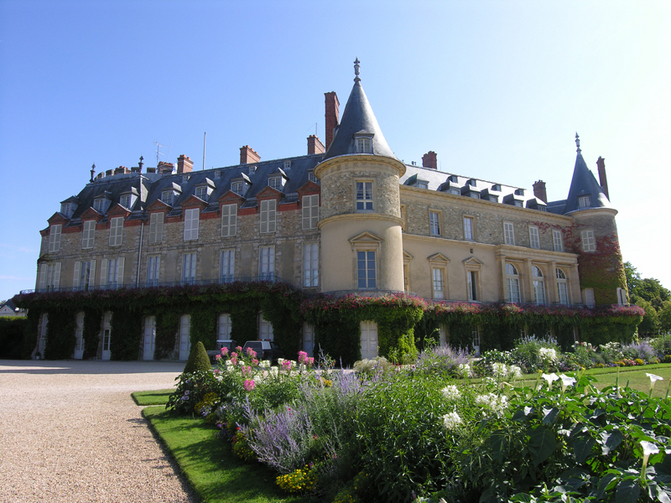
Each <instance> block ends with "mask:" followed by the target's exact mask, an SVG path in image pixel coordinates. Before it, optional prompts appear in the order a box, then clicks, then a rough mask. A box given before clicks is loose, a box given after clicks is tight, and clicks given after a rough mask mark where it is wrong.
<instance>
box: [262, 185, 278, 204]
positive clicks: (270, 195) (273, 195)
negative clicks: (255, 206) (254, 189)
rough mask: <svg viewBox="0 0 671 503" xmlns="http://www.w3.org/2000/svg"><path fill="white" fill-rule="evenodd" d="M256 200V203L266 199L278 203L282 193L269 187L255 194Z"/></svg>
mask: <svg viewBox="0 0 671 503" xmlns="http://www.w3.org/2000/svg"><path fill="white" fill-rule="evenodd" d="M256 199H257V200H258V201H265V200H268V199H275V200H276V201H279V200H280V199H282V192H280V191H279V190H278V189H274V188H272V187H270V186H268V187H264V188H263V189H262V190H260V191H259V192H258V193H257V194H256Z"/></svg>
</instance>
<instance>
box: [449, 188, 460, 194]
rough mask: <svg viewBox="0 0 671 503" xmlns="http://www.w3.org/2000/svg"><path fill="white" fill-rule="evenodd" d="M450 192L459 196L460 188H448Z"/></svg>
mask: <svg viewBox="0 0 671 503" xmlns="http://www.w3.org/2000/svg"><path fill="white" fill-rule="evenodd" d="M449 193H450V194H454V195H455V196H460V195H461V190H459V189H458V188H457V187H454V188H451V189H450V190H449Z"/></svg>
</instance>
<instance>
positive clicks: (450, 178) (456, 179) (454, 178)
mask: <svg viewBox="0 0 671 503" xmlns="http://www.w3.org/2000/svg"><path fill="white" fill-rule="evenodd" d="M447 181H448V182H452V183H459V177H458V176H457V175H450V176H448V177H447Z"/></svg>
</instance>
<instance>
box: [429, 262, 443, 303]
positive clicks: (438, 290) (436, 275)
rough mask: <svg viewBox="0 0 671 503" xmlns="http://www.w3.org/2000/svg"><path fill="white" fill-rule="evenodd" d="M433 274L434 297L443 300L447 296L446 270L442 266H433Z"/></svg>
mask: <svg viewBox="0 0 671 503" xmlns="http://www.w3.org/2000/svg"><path fill="white" fill-rule="evenodd" d="M431 276H432V282H433V298H434V299H436V300H443V299H444V298H445V270H444V269H443V268H442V267H432V268H431Z"/></svg>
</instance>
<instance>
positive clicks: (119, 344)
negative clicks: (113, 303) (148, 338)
mask: <svg viewBox="0 0 671 503" xmlns="http://www.w3.org/2000/svg"><path fill="white" fill-rule="evenodd" d="M110 325H111V332H112V336H111V338H110V352H111V358H112V360H123V361H128V360H137V359H138V356H139V353H140V344H141V341H142V315H141V313H139V312H137V311H133V310H130V309H118V310H116V311H114V312H113V314H112V320H111V322H110Z"/></svg>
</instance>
